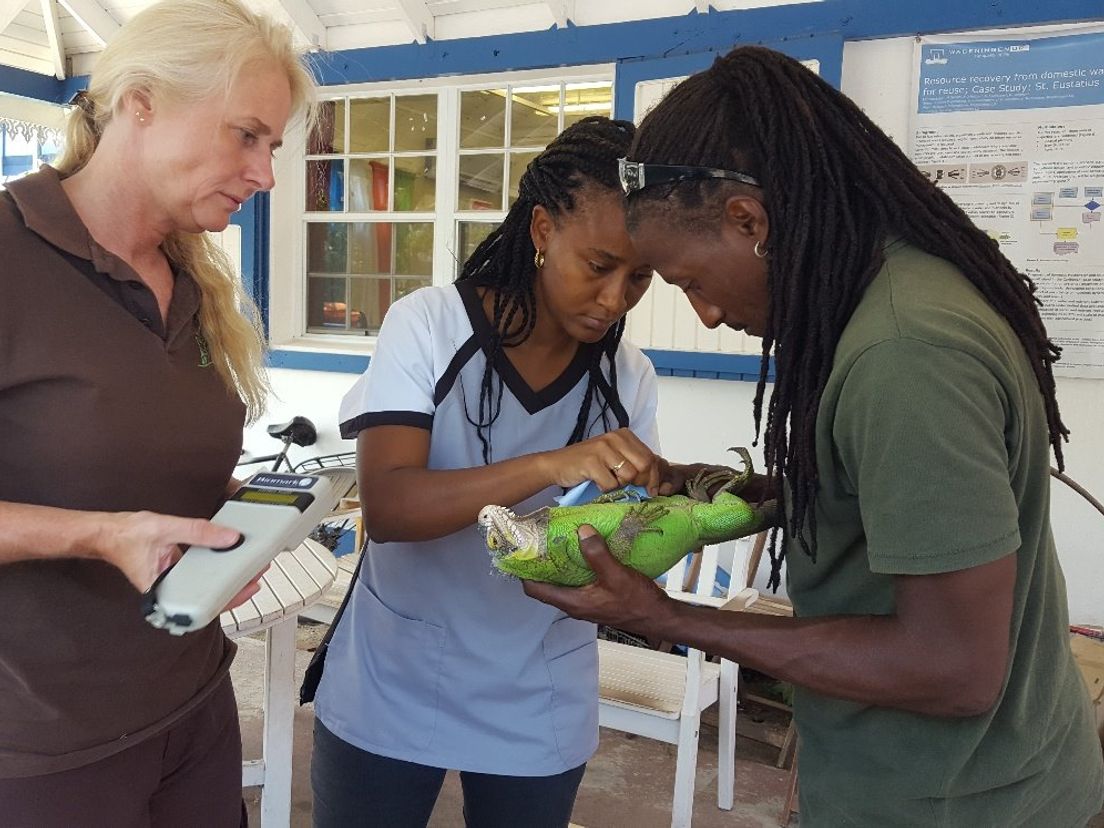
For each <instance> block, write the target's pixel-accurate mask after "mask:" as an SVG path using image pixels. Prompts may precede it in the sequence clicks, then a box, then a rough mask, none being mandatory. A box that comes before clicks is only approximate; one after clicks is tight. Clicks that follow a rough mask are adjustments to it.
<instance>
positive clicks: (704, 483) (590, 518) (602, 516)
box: [479, 451, 773, 586]
mask: <svg viewBox="0 0 1104 828" xmlns="http://www.w3.org/2000/svg"><path fill="white" fill-rule="evenodd" d="M741 454H742V455H744V458H745V464H746V465H745V469H744V471H743V472H741V473H738V474H733V473H732V472H731V471H728V472H722V473H719V474H718V473H714V474H711V475H700V476H699V477H698V478H697V479H696V480H694V481H693V482H692V483H690V484H689V485H688V486H687V489H688V491H689V492H690V493H691V496H687V495H670V496H664V497H654V498H651V499H649V500H644V501H640V500H638V499H633V500H632V501H629V502H623V501H622V502H615V501H617V500H618V498H619V497H620V496H623V495H624V493H623V490H618V491H616V492H610V493H609V494H607V495H604V496H603V497H602V498H600V499H599V500H596V501H593V502H591V503H586V504H583V505H580V506H552V507H545V508H543V509H538V510H537V511H535V512H532V513H530V514H528V515H523V516H521V517H519V516H517V515H516V514H514V513H513V512H512V511H511V510H510V509H507V508H505V507H503V506H487V507H485V508H484V509H483V510H482V511H481V512H480V513H479V527H480V529H481V530H482V531H483V532H484V535H485V539H486V542H487V547H488V548H489V549H490V550H491V555H492V557H493V563H494V566H495V567H496V568H497V569H498V570H500V571H501V572H504V573H507V574H509V575H515V576H517V577H518V578H523V579H525V580H532V581H547V582H549V583H553V584H561V585H563V586H581V585H583V584H586V583H589V582H590V581H592V580H594V573H593V572H592V571H591V569H590V568H589V567H588V566H587V565H586V561H585V560H584V559H583V556H582V553H581V551H580V549H579V535H578V530H579V527H580V526H582V525H583V524H587V525H589V526H592V527H594V529H595V530H596V531H597V532H598V533H599V534H600V535H602V537H603V538H605V539H606V543H607V545H608V546H609V549H610V552H612V553H613V555H614V556H615V557H616V558H617V559H618V560H619V561H621V562H622V563H623V564H625V565H627V566H630V567H632V568H633V569H636V570H638V571H639V572H642V573H644V574H645V575H647V576H648V577H649V578H655V577H657V576H659V575H660V574H662V573H664V572H666V571H667V570H668V569H670V568H671V567H672V566H674V564H675V563H677V562H678V560H679V559H680V558H682V557H683V556H684V555H686V554H687V552H689V551H691V550H693V549H697V548H699V547H701V546H704V545H706V544H711V543H719V542H720V541H725V540H732V539H734V538H739V537H744V536H745V535H750V534H753V533H755V532H757V531H759V530H760V529H761V528H763V527H765V526H766V525H768V524H769V522H770V520H771V516H772V514H773V503H767V504H763V505H761V506H754V505H752V504H750V503H748V502H747V501H745V500H743V499H742V498H739V497H737V496H736V495H734V494H732V493H731V492H730V491H729V489H732V488H736V487H738V486H741V485H743V483H745V482H746V481H747V480H748V479H749V478H750V476H751V463H750V457H748V456H747V454H746V452H743V451H741ZM719 479H727V483H726V485H725V486H724V487H723V488H722V489H721V491H719V492H718V493H717V494H715V495H714V496H713V497H712V499H709V498H708V496H707V495H705V494H704V492H706V491H708V489H709V487H710V486H711V485H712V484H715V483H716V482H718V480H719Z"/></svg>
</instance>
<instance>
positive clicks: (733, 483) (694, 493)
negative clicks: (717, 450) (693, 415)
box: [686, 446, 754, 503]
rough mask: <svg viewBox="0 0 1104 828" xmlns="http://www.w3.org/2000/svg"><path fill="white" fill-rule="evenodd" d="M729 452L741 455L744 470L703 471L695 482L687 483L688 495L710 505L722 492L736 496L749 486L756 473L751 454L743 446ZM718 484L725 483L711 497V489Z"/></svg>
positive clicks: (711, 469)
mask: <svg viewBox="0 0 1104 828" xmlns="http://www.w3.org/2000/svg"><path fill="white" fill-rule="evenodd" d="M729 451H734V452H736V453H737V454H739V455H740V459H741V460H743V461H744V467H743V469H741V470H740V471H736V470H734V469H730V468H727V467H726V466H720V467H714V468H707V469H702V470H701V471H700V472H698V473H697V474H696V475H695V476H694V479H693V480H690V481H687V483H686V494H687V495H689V496H690V497H692V498H694V500H700V501H701V502H703V503H709V502H710V501H711V500H712V499H713V497H716V496H717V495H718V494H719V493H720V492H732V493H733V494H736V493H737V492H739V491H740V489H742V488H743V487H744V486H745V485H747V482H748V481H749V480H751V476H752V474H753V472H754V469H753V467H752V462H751V452H749V451H748V450H747V449H746V448H744V447H743V446H733V447H732V448H730V449H729ZM718 483H723V485H722V486H721V487H720V488H719V489H717V491H716V492H713V494H712V495H710V489H712V488H713V487H714V486H716V485H717V484H718Z"/></svg>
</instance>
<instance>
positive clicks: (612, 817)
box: [231, 627, 1104, 828]
mask: <svg viewBox="0 0 1104 828" xmlns="http://www.w3.org/2000/svg"><path fill="white" fill-rule="evenodd" d="M317 633H318V630H317V629H315V630H312V629H311V628H309V627H300V644H299V646H300V647H301V648H302V649H300V651H299V652H297V653H296V672H297V675H298V676H299V677H301V676H302V672H303V670H304V669H305V668H306V665H307V662H308V661H309V660H310V652H308V651H307V648H308V647H310V646H313V639H316V638H317ZM238 646H239V650H238V657H237V659H236V660H235V662H234V666H233V669H232V671H231V674H232V676H233V679H234V686H235V690H236V691H237V694H238V706H239V709H240V711H241V723H242V742H243V745H244V750H245V756H246V757H247V758H252V757H258V756H260V742H261V698H262V682H263V675H264V644H263V642H262V641H260V640H258V639H252V638H246V639H242V640H240V641H239V642H238ZM297 683H298V682H297ZM708 713H709V711H707V716H706V717H705V719H704V720H703V726H702V731H701V739H700V747H699V751H698V768H697V782H696V788H695V797H694V826H695V828H776V827H777V826H779V825H780V820H779V817H780V816H781V812H782V806H783V801H784V798H785V795H786V792H787V783H788V773H787V772H786V771H784V770H779V769H777V768H775V767H774V760H775V758H776V756H777V749H775V748H772V747H770V746H769V745H766V744H764V743H762V742H759V741H752V740H751V739H747V738H743V737H740V738H738V740H737V747H736V803H735V807H734V808H733V810H731V811H721V810H719V809H718V808H717V805H716V795H717V789H716V776H717V733H716V729H715V728H714V727H711V726H710V725H709V723H708V722H709V720H710V717H709V715H708ZM741 715H743V714H741ZM738 721H739V720H738ZM748 721H750V720H748ZM769 726H770V725H769V722H768V725H767V727H768V729H769ZM312 727H313V710H312V708H311V706H309V705H308V706H307V707H300V708H297V709H296V711H295V757H294V766H293V773H294V776H293V782H292V818H291V825H292V828H310V826H311V791H310V756H311V741H312V739H311V728H312ZM761 729H762V726H760V730H761ZM674 778H675V749H674V746H671V745H665V744H662V743H660V742H655V741H653V740H651V739H644V738H639V737H632V736H628V735H626V734H623V733H618V732H615V731H607V730H603V731H602V733H601V739H600V744H599V748H598V753H597V754H596V755H595V757H594V758H593V759H592V760H591V761H590V763H589V764H588V766H587V772H586V776H585V777H584V778H583V783H582V786H581V788H580V790H579V795H578V799H577V800H576V803H575V811H574V813H573V815H572V821H573V823H575V824H576V825H577V826H582V828H666V826H669V825H670V821H671V811H670V809H671V792H672V786H673V784H674ZM245 799H246V804H247V805H248V807H249V818H250V824H251V825H252V826H254V827H255V828H256V826H259V825H260V809H259V793H258V790H257V789H247V790H246V791H245ZM798 822H799V818H798V817H797V816H796V815H794V816H793V817H792V818H791V820H790V823H789V826H790V828H793V826H796V825H798ZM429 825H430V828H463V825H464V820H463V817H462V815H461V793H460V781H459V778H458V777H457V776H456V775H455V774H452V773H450V774H449V775H448V777H447V778H446V779H445V785H444V788H443V789H442V791H441V796H440V799H438V801H437V807H436V809H435V810H434V812H433V817H432V819H431V820H430V823H429ZM519 828H522V826H519ZM1087 828H1104V812H1102V813H1101V814H1100V815H1099V816H1097V817H1096V818H1094V819H1093V820H1092V821H1091V822H1090V823H1089V825H1088V826H1087Z"/></svg>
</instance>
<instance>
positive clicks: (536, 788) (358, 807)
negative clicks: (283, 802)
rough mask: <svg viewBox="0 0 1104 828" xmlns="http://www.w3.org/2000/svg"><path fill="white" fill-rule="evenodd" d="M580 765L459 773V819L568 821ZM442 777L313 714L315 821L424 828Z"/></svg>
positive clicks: (534, 824)
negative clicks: (544, 771) (560, 769)
mask: <svg viewBox="0 0 1104 828" xmlns="http://www.w3.org/2000/svg"><path fill="white" fill-rule="evenodd" d="M585 770H586V765H585V764H582V765H580V766H579V767H577V768H572V769H571V770H569V771H565V772H564V773H561V774H557V775H556V776H496V775H494V774H487V773H469V772H462V773H461V774H460V783H461V785H462V786H463V789H464V822H465V824H466V825H467V826H468V828H519V826H525V828H566V826H567V824H568V821H569V819H570V817H571V809H572V807H573V806H574V805H575V794H576V792H577V791H578V790H579V783H580V782H582V780H583V772H584V771H585ZM444 780H445V769H444V768H431V767H427V766H425V765H418V764H415V763H413V762H404V761H401V760H399V759H388V758H387V757H384V756H377V755H376V754H374V753H369V752H368V751H365V750H361V749H360V748H358V747H355V746H353V745H350V744H349V743H348V742H345V741H343V740H342V739H339V738H338V737H337V736H335V735H334V734H333V733H331V732H330V731H329V730H327V729H326V727H325V725H323V724H322V723H321V722H319V721H317V720H315V723H314V757H313V759H312V760H311V787H312V788H313V791H314V826H315V828H353V827H354V826H380V828H425V826H426V825H427V824H428V823H429V817H430V814H432V813H433V806H434V804H435V803H436V802H437V795H438V794H439V793H440V792H441V785H442V783H443V782H444Z"/></svg>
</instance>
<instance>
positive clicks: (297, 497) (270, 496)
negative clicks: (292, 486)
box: [231, 486, 314, 512]
mask: <svg viewBox="0 0 1104 828" xmlns="http://www.w3.org/2000/svg"><path fill="white" fill-rule="evenodd" d="M231 500H240V501H242V502H243V503H263V504H266V505H269V506H294V507H295V508H296V509H298V510H299V511H300V512H302V511H304V510H305V509H306V508H307V507H308V506H309V505H310V504H311V503H312V502H314V497H313V496H312V495H309V494H307V493H306V492H276V491H272V490H270V489H254V488H251V487H249V486H243V487H242V488H240V489H238V491H237V492H235V493H234V496H233V497H232V498H231Z"/></svg>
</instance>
